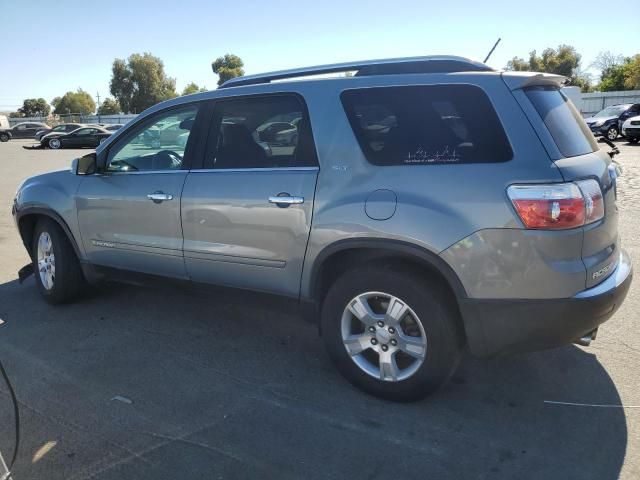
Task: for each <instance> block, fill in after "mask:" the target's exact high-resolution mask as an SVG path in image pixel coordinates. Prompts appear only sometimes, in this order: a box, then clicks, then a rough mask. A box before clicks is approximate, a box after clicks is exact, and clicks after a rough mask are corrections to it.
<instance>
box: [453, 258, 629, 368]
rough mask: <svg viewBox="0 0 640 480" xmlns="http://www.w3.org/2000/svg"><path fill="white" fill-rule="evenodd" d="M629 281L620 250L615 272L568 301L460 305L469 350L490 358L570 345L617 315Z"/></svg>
mask: <svg viewBox="0 0 640 480" xmlns="http://www.w3.org/2000/svg"><path fill="white" fill-rule="evenodd" d="M632 277H633V269H632V266H631V259H630V258H629V256H628V255H627V253H626V252H625V251H624V250H621V252H620V259H619V262H618V266H617V267H616V270H615V271H614V272H613V273H612V274H611V275H610V276H609V277H608V278H607V279H606V280H604V281H603V282H602V283H600V284H598V285H596V286H595V287H593V288H590V289H588V290H584V291H582V292H580V293H578V294H577V295H575V296H574V297H572V298H562V299H546V300H532V299H523V300H485V299H463V300H460V311H461V313H462V317H463V319H464V325H465V331H466V334H467V341H468V343H469V348H470V349H471V352H472V353H473V354H474V355H477V356H480V357H489V356H495V355H500V354H505V353H515V352H526V351H534V350H544V349H547V348H553V347H559V346H562V345H567V344H570V343H573V342H575V341H576V340H578V339H579V338H580V337H582V336H584V335H586V334H587V333H589V332H591V331H593V330H594V329H596V328H598V326H599V325H601V324H602V323H604V322H606V321H607V320H608V319H609V318H610V317H611V316H612V315H613V314H614V313H615V312H616V310H617V309H618V307H620V305H621V304H622V302H623V301H624V299H625V297H626V295H627V291H628V290H629V285H631V279H632Z"/></svg>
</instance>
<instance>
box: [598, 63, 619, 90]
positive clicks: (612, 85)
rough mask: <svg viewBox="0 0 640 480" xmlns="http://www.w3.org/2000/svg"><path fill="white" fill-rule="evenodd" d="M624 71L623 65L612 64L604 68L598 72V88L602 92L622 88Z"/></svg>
mask: <svg viewBox="0 0 640 480" xmlns="http://www.w3.org/2000/svg"><path fill="white" fill-rule="evenodd" d="M624 73H625V68H624V65H613V66H611V67H608V68H606V69H604V70H603V71H602V73H601V74H600V83H599V84H598V90H600V91H602V92H612V91H616V90H624V89H625V85H624V80H625V78H624V77H625V76H624Z"/></svg>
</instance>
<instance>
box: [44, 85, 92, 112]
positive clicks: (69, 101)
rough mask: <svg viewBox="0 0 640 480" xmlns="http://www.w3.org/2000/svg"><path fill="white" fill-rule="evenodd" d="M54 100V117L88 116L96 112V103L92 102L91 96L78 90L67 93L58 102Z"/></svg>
mask: <svg viewBox="0 0 640 480" xmlns="http://www.w3.org/2000/svg"><path fill="white" fill-rule="evenodd" d="M57 98H58V97H56V98H55V99H54V100H56V103H55V110H54V111H53V113H55V114H56V115H60V114H65V113H80V114H82V115H90V114H92V113H93V112H95V111H96V102H94V101H93V98H91V95H89V94H88V93H87V92H85V91H84V90H82V89H81V88H79V89H78V90H77V91H76V92H67V93H65V94H64V95H63V96H62V97H60V99H59V100H57Z"/></svg>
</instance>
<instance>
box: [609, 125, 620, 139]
mask: <svg viewBox="0 0 640 480" xmlns="http://www.w3.org/2000/svg"><path fill="white" fill-rule="evenodd" d="M607 138H608V139H609V140H611V141H613V140H615V139H616V138H618V127H613V126H611V127H609V129H608V130H607Z"/></svg>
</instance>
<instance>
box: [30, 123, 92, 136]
mask: <svg viewBox="0 0 640 480" xmlns="http://www.w3.org/2000/svg"><path fill="white" fill-rule="evenodd" d="M84 126H85V125H84V124H82V123H61V124H60V125H56V126H55V127H53V128H51V127H49V128H43V129H42V130H39V131H38V133H36V134H35V136H34V138H35V139H36V140H42V137H44V136H45V135H48V134H50V133H71V132H73V131H74V130H77V129H79V128H80V127H84Z"/></svg>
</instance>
